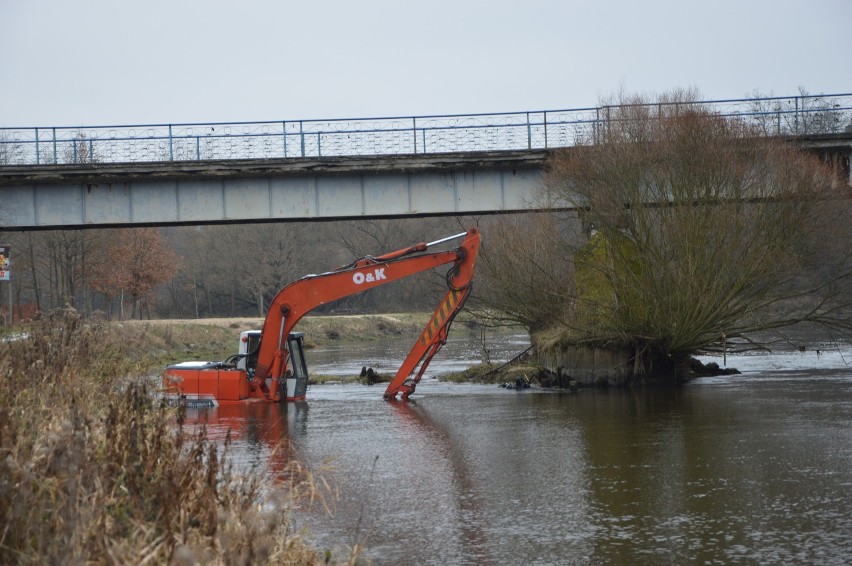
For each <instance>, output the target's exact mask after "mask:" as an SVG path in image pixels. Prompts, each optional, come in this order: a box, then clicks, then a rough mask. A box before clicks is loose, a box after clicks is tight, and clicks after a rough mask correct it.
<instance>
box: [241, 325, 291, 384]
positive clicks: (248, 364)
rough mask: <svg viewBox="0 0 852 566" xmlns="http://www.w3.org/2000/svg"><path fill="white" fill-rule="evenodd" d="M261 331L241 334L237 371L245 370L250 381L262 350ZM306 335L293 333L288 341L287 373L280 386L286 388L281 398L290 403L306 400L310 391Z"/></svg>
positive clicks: (246, 331) (247, 331)
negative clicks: (305, 349) (305, 345)
mask: <svg viewBox="0 0 852 566" xmlns="http://www.w3.org/2000/svg"><path fill="white" fill-rule="evenodd" d="M261 334H262V332H261V331H260V330H244V331H243V332H240V348H239V354H240V355H241V357H240V359H239V361H238V362H237V369H240V370H244V371H245V372H246V375H247V376H248V377H249V379H253V378H254V372H255V369H256V368H257V353H258V351H259V350H260V338H261ZM304 342H305V333H304V332H291V333H290V336H289V338H288V339H287V351H288V352H290V355H289V356H288V357H287V371H286V372H285V374H284V375H285V378H284V380H283V382H282V383H281V384H280V387H282V388H284V390H282V391H281V398H282V399H287V400H288V401H297V400H301V399H304V398H305V394H306V393H307V390H308V365H307V363H306V362H305V351H304Z"/></svg>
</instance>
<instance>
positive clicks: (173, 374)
mask: <svg viewBox="0 0 852 566" xmlns="http://www.w3.org/2000/svg"><path fill="white" fill-rule="evenodd" d="M461 238H463V241H462V243H461V245H460V246H458V247H457V248H454V249H449V250H444V251H435V252H430V251H429V249H430V248H431V247H433V246H436V245H438V244H441V243H444V242H448V241H452V240H456V239H461ZM479 242H480V234H479V230H477V229H476V228H471V229H470V230H468V231H467V232H465V233H462V234H456V235H455V236H450V237H449V238H444V239H441V240H437V241H435V242H431V243H429V244H426V243H420V244H416V245H413V246H410V247H407V248H403V249H401V250H398V251H395V252H391V253H388V254H384V255H381V256H378V257H373V256H366V257H363V258H361V259H358V260H356V261H354V262H352V263H351V264H349V265H347V266H344V267H341V268H338V269H336V270H334V271H329V272H326V273H321V274H318V275H307V276H305V277H303V278H301V279H299V280H297V281H295V282H293V283H291V284H289V285H287V286H286V287H284V288H283V289H281V291H279V292H278V294H277V295H276V296H275V298H274V299H273V301H272V303H271V304H270V306H269V310H268V311H267V314H266V320H265V321H264V324H263V330H262V331H261V332H260V333H259V334H258V341H259V344H258V345H257V347H256V348H254V349H253V350H251V349H249V350H247V351H245V352H242V351H241V353H240V354H238V355H237V356H232V357H231V358H229V359H228V360H226V361H225V362H213V363H204V362H195V364H199V365H194V366H193V365H187V364H177V365H175V366H169V367H168V368H167V369H166V374H165V375H164V377H163V385H164V387H165V388H166V390H167V391H170V392H173V393H176V394H178V395H182V396H184V397H185V398H186V399H187V400H189V398H190V397H189V396H190V395H198V396H213V398H214V399H216V400H217V401H220V402H234V401H235V400H236V401H237V402H245V401H246V400H266V401H282V400H288V401H291V400H296V399H301V398H304V395H305V393H304V388H302V387H299V386H300V382H299V381H298V380H299V379H301V378H302V376H301V375H300V371H301V370H303V369H304V382H303V383H304V385H305V386H306V383H307V369H306V365H305V363H304V356H303V353H302V349H301V340H299V341H298V343H297V344H295V343H293V338H292V337H293V336H294V335H295V336H298V335H299V333H293V328H294V327H295V325H296V323H297V322H299V320H301V318H302V317H303V316H305V315H306V314H307V313H309V312H310V311H312V310H313V309H315V308H317V307H319V306H321V305H324V304H327V303H330V302H332V301H336V300H338V299H342V298H344V297H348V296H350V295H355V294H358V293H362V292H364V291H366V290H368V289H372V288H375V287H378V286H380V285H385V284H387V283H390V282H393V281H398V280H400V279H403V278H405V277H409V276H411V275H414V274H417V273H421V272H424V271H428V270H431V269H434V268H436V267H440V266H442V265H447V264H452V265H451V267H450V269H449V271H448V272H447V275H446V280H447V287H448V290H447V292H446V294H445V295H444V297H443V299H442V300H441V302H440V303H439V305H438V308H437V309H436V310H435V312H434V314H433V315H432V318H431V319H430V321H429V323H428V324H427V325H426V328H425V329H424V330H423V332H422V334H421V335H420V337H419V338H418V340H417V341H416V342H415V343H414V346H413V347H412V349H411V351H410V352H409V353H408V356H407V357H406V358H405V360H404V361H403V363H402V365H401V366H400V368H399V370H398V371H397V373H396V375H395V377H394V379H393V380H392V381H391V383H390V384H389V385H388V387H387V389H386V390H385V394H384V397H385V398H386V399H392V398H395V397H396V396H397V395H398V394H401V396H402V398H403V399H406V398H408V396H409V395H411V393H413V392H414V390H415V388H416V386H417V383H419V382H420V378H421V377H422V376H423V372H424V371H425V370H426V367H427V366H428V365H429V361H430V360H431V359H432V357H433V356H434V355H435V354H436V353H437V352H438V350H440V348H441V347H442V346H443V345H444V344H445V343H446V339H447V333H448V332H449V328H450V325H451V324H452V321H453V319H454V318H455V316H456V315H457V314H458V313H459V311H460V310H461V308H462V306H463V305H464V303H465V300H467V298H468V296H469V295H470V292H471V286H472V282H473V271H474V265H475V263H476V257H477V254H478V252H479ZM234 397H237V398H238V399H232V398H234Z"/></svg>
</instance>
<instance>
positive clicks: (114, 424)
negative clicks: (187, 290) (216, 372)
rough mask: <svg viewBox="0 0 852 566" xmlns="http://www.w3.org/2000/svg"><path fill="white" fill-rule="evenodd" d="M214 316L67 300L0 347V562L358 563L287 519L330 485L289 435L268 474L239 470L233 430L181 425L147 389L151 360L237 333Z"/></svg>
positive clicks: (353, 553)
mask: <svg viewBox="0 0 852 566" xmlns="http://www.w3.org/2000/svg"><path fill="white" fill-rule="evenodd" d="M215 328H216V327H215V326H210V325H207V326H204V325H194V324H185V325H184V324H161V325H156V324H138V325H137V324H135V323H134V324H127V323H120V324H119V323H98V322H92V321H84V320H82V319H81V318H80V317H79V316H78V315H77V313H76V312H74V311H73V310H71V309H69V310H66V311H57V312H54V313H49V314H45V316H44V317H43V319H42V320H40V321H38V322H35V323H32V324H29V325H27V326H26V328H23V329H21V330H20V332H24V333H25V334H26V337H25V338H21V339H17V340H12V341H9V342H7V343H5V344H4V345H3V348H0V375H2V376H3V377H2V380H3V386H2V387H0V520H2V524H3V528H2V529H0V563H3V564H53V563H90V562H91V563H101V562H109V563H116V564H143V563H155V564H166V563H178V564H196V563H218V564H247V563H257V564H282V563H286V564H305V565H307V564H317V563H328V562H330V561H331V562H338V563H339V562H342V563H354V562H355V561H356V559H357V555H358V549H357V548H354V549H349V550H348V551H347V550H344V551H343V553H342V554H335V555H332V554H331V553H325V554H323V553H322V552H321V551H318V550H317V549H316V548H314V547H313V546H312V544H311V543H310V542H309V541H308V540H307V539H306V538H305V536H304V535H305V532H306V531H305V529H304V526H302V525H299V526H298V527H297V525H295V523H294V520H293V513H294V511H295V510H296V509H298V508H305V507H310V506H311V505H322V501H323V499H324V498H325V497H333V495H332V492H331V491H329V490H327V489H325V488H322V487H320V486H323V485H327V484H324V482H323V481H322V480H321V479H320V478H315V477H314V476H313V475H312V473H311V472H310V471H308V470H307V469H306V468H305V467H304V466H303V465H302V464H301V463H299V462H298V461H296V460H295V459H293V458H292V456H290V454H291V452H290V451H289V449H288V445H287V444H286V439H284V440H282V443H281V446H277V447H276V448H275V450H276V451H279V452H280V453H281V454H283V455H284V460H285V463H284V467H283V469H282V472H281V473H279V474H277V475H276V478H277V479H276V480H274V481H270V476H269V475H268V473H267V472H266V471H265V470H264V469H263V468H260V469H252V470H251V471H249V472H247V473H244V474H240V473H237V472H235V471H234V468H233V467H232V466H231V464H230V461H229V453H228V450H229V445H230V441H225V443H224V445H221V444H220V443H217V442H213V441H210V440H208V438H207V437H206V432H205V430H204V429H195V428H194V427H190V426H184V424H185V420H184V419H185V416H186V413H185V410H181V409H177V408H172V407H168V406H165V405H163V404H161V403H158V402H156V397H155V396H154V395H152V394H151V393H152V392H151V391H149V390H148V389H147V387H146V385H145V383H146V381H147V380H146V379H144V377H145V375H146V372H148V371H149V370H150V368H151V365H152V364H154V363H155V362H157V363H158V358H160V357H166V356H170V355H173V354H174V353H175V352H178V351H184V350H188V351H191V352H193V353H195V352H201V353H204V352H205V351H209V350H210V349H214V348H215V344H216V341H217V340H221V341H225V340H226V339H227V341H228V342H229V343H233V342H232V340H233V336H232V333H233V332H232V331H231V329H227V328H221V331H222V332H221V334H220V333H218V331H217V330H214V329H215ZM261 501H262V502H263V505H260V503H261ZM335 547H336V548H338V546H337V545H335ZM339 548H344V549H345V548H346V547H345V545H340V546H339Z"/></svg>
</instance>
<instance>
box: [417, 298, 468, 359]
mask: <svg viewBox="0 0 852 566" xmlns="http://www.w3.org/2000/svg"><path fill="white" fill-rule="evenodd" d="M466 293H467V289H459V290H455V289H453V290H451V291H450V292H448V293H447V294H446V295H445V296H444V300H443V301H441V304H440V305H439V306H438V309H437V310H436V311H435V314H434V315H432V320H431V321H430V322H429V324H427V325H426V328H425V329H424V330H423V333H422V334H421V335H420V344H422V345H423V346H428V345H429V344H430V343H431V342H432V339H433V338H434V337H435V335H436V334H437V333H438V332H439V331H440V330H441V328H443V327H444V325H445V324H446V322H447V320H448V319H450V320H451V319H452V317H453V313H454V312H455V310H456V308H457V306H458V304H459V301H460V300H461V299H462V298H463V297H464V296H465V294H466Z"/></svg>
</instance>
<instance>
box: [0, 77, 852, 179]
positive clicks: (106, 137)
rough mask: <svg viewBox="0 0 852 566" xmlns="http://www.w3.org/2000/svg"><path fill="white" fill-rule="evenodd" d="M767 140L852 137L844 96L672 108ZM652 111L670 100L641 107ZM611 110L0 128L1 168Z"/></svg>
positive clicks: (315, 153)
mask: <svg viewBox="0 0 852 566" xmlns="http://www.w3.org/2000/svg"><path fill="white" fill-rule="evenodd" d="M679 105H682V106H686V107H693V108H695V107H698V108H701V109H703V110H705V111H708V112H712V113H716V114H719V115H721V116H728V117H732V118H737V119H741V120H744V121H746V122H748V123H751V124H753V125H755V126H757V127H758V128H760V129H761V131H763V132H764V133H765V134H766V135H807V134H828V133H840V132H844V131H846V132H849V131H852V93H847V94H830V95H811V96H791V97H769V98H751V99H731V100H711V101H702V102H694V103H679ZM645 106H650V107H655V109H656V110H658V111H660V112H663V111H667V110H669V109H667V108H666V107H669V106H678V104H668V103H656V104H650V105H645ZM613 108H614V107H608V106H601V107H594V108H577V109H565V110H540V111H529V112H508V113H496V114H464V115H448V116H410V117H390V118H356V119H331V120H282V121H273V122H213V123H206V124H150V125H124V126H94V127H26V128H0V166H3V165H43V164H44V165H47V164H69V163H70V164H74V163H79V164H84V163H139V162H160V161H199V160H218V159H263V158H300V157H332V156H371V155H411V154H426V153H454V152H470V151H500V150H520V149H546V148H557V147H570V146H574V145H579V144H590V143H594V142H595V140H597V139H599V138H598V136H599V135H600V134H601V133H602V132H603V131H605V128H606V125H607V123H608V121H609V120H610V119H611V118H610V116H611V110H613Z"/></svg>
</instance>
